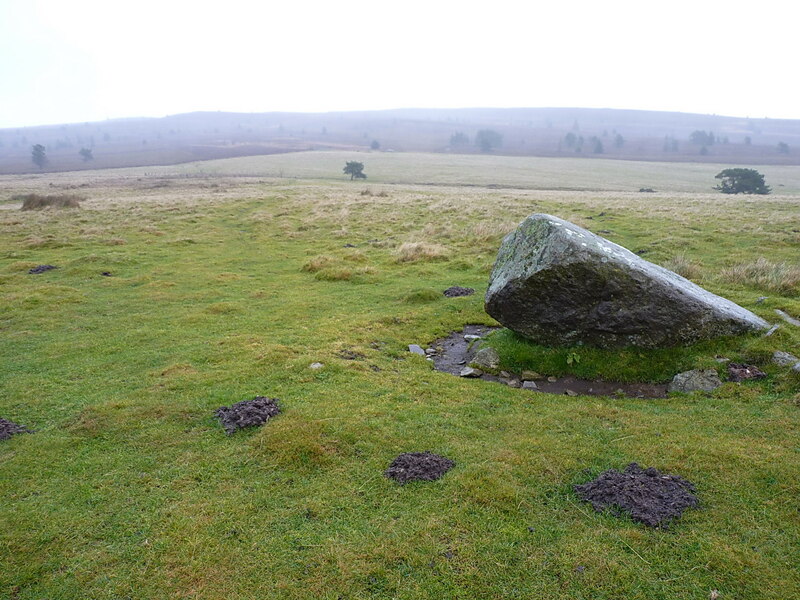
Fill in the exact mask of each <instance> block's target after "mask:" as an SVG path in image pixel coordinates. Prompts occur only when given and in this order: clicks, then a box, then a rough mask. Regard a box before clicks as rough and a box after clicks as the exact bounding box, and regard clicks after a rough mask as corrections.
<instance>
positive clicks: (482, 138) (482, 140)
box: [475, 129, 503, 152]
mask: <svg viewBox="0 0 800 600" xmlns="http://www.w3.org/2000/svg"><path fill="white" fill-rule="evenodd" d="M475 145H476V146H478V147H479V148H480V149H481V152H491V151H492V150H493V149H494V148H499V147H500V146H502V145H503V136H502V135H501V134H499V133H497V132H496V131H494V130H492V129H481V130H480V131H479V132H478V133H476V134H475Z"/></svg>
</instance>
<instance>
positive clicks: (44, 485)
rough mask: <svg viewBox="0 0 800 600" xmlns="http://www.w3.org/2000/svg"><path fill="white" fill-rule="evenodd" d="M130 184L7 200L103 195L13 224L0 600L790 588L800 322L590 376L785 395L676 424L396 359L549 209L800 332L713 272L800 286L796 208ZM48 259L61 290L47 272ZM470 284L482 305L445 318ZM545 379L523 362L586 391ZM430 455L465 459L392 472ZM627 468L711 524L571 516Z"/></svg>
mask: <svg viewBox="0 0 800 600" xmlns="http://www.w3.org/2000/svg"><path fill="white" fill-rule="evenodd" d="M267 158H270V157H267ZM304 160H309V161H310V160H311V158H310V157H304ZM420 160H422V159H420ZM341 162H343V161H341ZM460 166H461V167H463V165H461V163H456V164H454V165H453V166H452V169H453V170H454V171H453V172H454V173H457V172H458V168H459V167H460ZM262 167H263V165H262ZM367 167H369V163H368V164H367ZM187 168H188V167H187ZM196 168H197V169H198V170H203V169H206V170H207V169H209V166H208V165H199V166H197V167H196ZM486 168H487V169H488V171H484V172H483V174H480V173H474V172H473V170H474V166H473V167H471V170H470V171H469V173H468V174H467V175H465V177H467V178H475V179H481V178H482V177H486V178H488V177H490V173H489V171H493V172H494V173H495V174H496V172H497V166H496V165H495V164H494V163H488V164H487V166H486ZM564 168H565V169H566V167H564ZM671 168H673V169H678V168H681V167H680V166H675V165H672V166H671ZM170 169H175V167H170ZM129 171H130V170H126V172H125V173H123V172H98V173H95V174H91V173H90V174H83V175H70V176H66V175H59V176H54V177H53V178H49V177H38V178H2V179H0V188H1V189H3V190H4V193H5V192H8V195H9V196H10V194H11V193H12V192H16V191H19V192H22V191H25V192H30V191H48V190H51V189H53V188H55V189H56V190H59V189H62V188H63V189H65V190H66V189H68V186H76V185H82V184H84V183H85V184H87V185H86V187H84V188H80V189H79V190H78V191H79V192H81V193H84V194H85V195H86V196H88V198H89V200H87V201H86V202H85V203H84V205H83V207H82V208H81V209H78V210H72V211H66V210H64V211H43V212H25V213H23V212H20V211H17V210H13V209H10V210H2V211H0V364H2V372H0V417H3V418H7V419H10V420H13V421H15V422H18V423H21V424H24V425H27V426H28V427H30V428H31V429H34V430H36V433H35V434H34V435H19V436H15V437H13V438H11V439H10V440H8V441H6V442H1V443H0V497H2V499H3V501H2V502H1V503H0V597H7V598H15V599H25V600H30V599H41V598H59V599H88V598H92V599H94V598H98V599H100V598H137V599H138V598H142V599H144V598H209V599H212V598H213V599H216V598H226V599H250V598H253V599H255V598H259V599H261V598H276V599H278V598H281V599H284V598H326V599H327V598H330V599H336V598H354V599H355V598H404V599H411V598H415V599H416V598H490V597H491V598H500V597H502V598H526V599H527V598H634V599H635V598H641V599H648V600H652V599H674V598H707V597H709V594H710V592H711V590H719V591H720V593H721V594H722V595H721V596H720V597H721V598H737V599H742V598H776V599H777V598H790V597H794V596H800V575H798V571H797V568H796V567H797V564H798V559H799V558H800V557H799V556H798V549H797V541H798V539H800V519H798V513H797V497H798V492H799V491H800V490H798V480H800V446H798V442H797V440H798V433H800V425H799V424H800V419H799V418H798V410H800V409H798V403H800V397H799V396H798V386H800V381H798V378H797V377H793V376H791V375H789V374H788V373H787V372H786V371H782V370H780V369H778V368H777V367H775V366H773V365H771V364H769V361H768V358H769V354H770V353H771V351H773V350H776V349H782V350H787V351H790V352H794V353H795V354H800V333H798V332H797V331H794V330H793V329H791V328H789V327H788V326H784V327H782V328H781V329H780V330H779V331H778V333H776V334H775V335H774V336H772V337H771V338H768V339H766V340H745V341H742V342H741V343H729V344H728V343H725V344H721V345H720V346H719V347H715V348H708V349H706V350H705V351H704V352H705V353H701V352H695V351H687V352H685V353H682V354H681V353H678V354H679V355H669V356H664V357H661V358H660V359H659V361H660V362H659V364H655V362H656V361H655V359H654V358H653V356H652V355H647V354H643V355H642V356H641V357H639V358H640V360H639V361H637V360H636V356H635V355H634V356H626V357H620V356H616V357H615V356H612V355H604V356H594V355H591V354H584V356H583V360H582V361H581V363H580V365H581V368H586V369H589V368H591V369H594V372H595V373H598V374H600V375H602V374H608V373H611V372H613V371H614V369H622V367H620V364H622V363H623V362H624V363H625V365H626V366H625V368H626V369H628V368H629V367H630V365H631V364H633V365H634V367H630V368H635V369H638V371H637V372H638V373H639V374H640V375H642V376H654V377H656V376H659V375H657V373H660V369H663V368H666V367H665V366H664V365H667V366H669V365H674V364H678V363H681V364H684V363H686V364H689V365H690V366H694V365H697V366H708V365H710V364H712V363H713V356H708V353H710V352H713V351H717V350H718V351H724V352H725V353H726V356H728V357H730V358H732V359H735V360H744V359H747V360H751V361H754V362H758V363H759V364H760V365H761V366H762V368H764V369H765V370H766V371H767V373H768V374H769V377H768V379H767V380H765V381H764V382H760V383H755V384H743V385H737V384H730V383H729V384H726V385H725V386H723V387H722V388H721V389H720V390H718V391H717V392H715V393H714V394H712V395H697V396H676V397H671V398H669V399H667V400H663V401H661V400H659V401H645V400H634V399H616V398H587V397H578V398H570V397H567V396H564V397H560V396H559V397H556V396H546V395H541V394H533V393H529V392H525V391H522V390H516V389H511V388H506V387H502V386H498V385H494V384H490V383H486V382H476V381H465V380H460V379H458V378H454V377H452V376H449V375H445V374H440V373H436V372H433V371H432V370H431V369H430V364H429V363H428V362H427V361H425V360H424V359H422V358H420V357H416V356H412V355H410V354H409V353H408V352H407V351H406V346H407V344H409V343H420V344H425V343H427V342H429V341H431V340H433V339H435V338H436V337H439V336H441V335H443V334H445V333H446V332H449V331H451V330H453V329H459V328H460V327H461V326H462V325H463V324H465V323H491V320H490V319H489V318H488V317H487V316H486V315H485V314H484V312H483V309H482V292H483V291H484V290H485V287H486V283H487V278H488V270H489V268H490V266H491V263H492V261H493V258H494V253H495V251H496V249H497V247H498V244H499V240H500V238H501V237H502V235H503V234H504V233H505V232H506V231H508V230H509V229H511V228H512V227H513V226H514V225H515V224H516V223H517V222H519V221H520V220H521V219H522V218H524V217H525V216H526V215H527V214H529V213H530V212H534V211H543V212H551V213H553V214H557V215H559V216H561V217H564V218H567V219H571V220H574V221H575V222H577V223H578V224H580V225H582V226H584V227H588V228H590V229H591V230H592V231H595V232H598V231H601V230H602V231H605V232H607V233H603V234H602V235H605V236H606V237H608V238H609V239H612V240H613V241H615V242H618V243H620V244H623V245H625V246H627V247H629V248H631V249H632V250H644V251H645V252H646V253H645V254H644V256H645V257H646V258H648V259H650V260H653V261H654V262H659V263H661V264H664V263H667V262H668V261H670V260H674V259H675V258H676V256H679V257H682V259H683V260H684V262H686V261H688V262H689V263H690V264H691V265H692V267H693V270H692V273H693V279H694V280H696V281H697V282H698V283H700V284H701V285H704V286H706V287H708V288H709V289H711V290H712V291H714V292H716V293H720V294H723V295H725V296H727V297H729V298H731V299H733V300H735V301H737V302H739V303H741V304H742V305H744V306H745V307H747V308H749V309H751V310H754V311H755V312H757V313H758V314H760V315H762V316H764V317H765V318H767V319H768V320H770V321H776V317H775V316H774V313H773V311H774V309H775V308H779V309H782V310H785V311H786V312H787V313H789V314H791V315H794V316H798V315H800V299H799V298H798V293H797V292H798V291H800V290H798V291H793V288H791V287H790V288H789V289H788V290H783V291H781V292H776V291H773V290H770V289H765V288H764V287H763V285H766V284H760V285H761V287H759V285H756V284H753V283H752V282H751V281H748V280H743V279H735V278H734V279H732V278H727V279H726V278H725V277H723V276H722V275H721V273H722V272H723V269H724V268H726V267H731V266H734V265H737V264H740V263H749V262H753V261H755V260H756V259H757V258H759V257H764V258H765V259H767V260H768V261H770V262H771V263H773V264H777V263H787V264H794V265H796V264H797V255H798V252H797V250H798V247H800V210H798V209H799V208H800V204H798V202H800V201H799V200H797V199H796V197H794V196H792V195H785V196H772V197H768V198H763V199H757V200H755V199H741V198H728V197H722V196H719V195H713V194H702V193H699V192H697V193H689V192H681V191H680V190H673V191H665V192H663V193H659V194H655V195H652V194H648V195H641V194H636V193H628V192H625V191H614V190H608V191H605V192H591V193H590V192H578V191H574V192H569V191H560V192H555V191H536V190H533V189H531V190H492V189H486V188H480V187H458V186H457V185H455V184H456V183H457V182H456V181H454V180H450V181H447V183H448V186H442V187H436V188H435V189H432V188H431V187H430V186H413V185H388V184H381V185H377V184H374V183H370V185H369V186H367V185H366V184H363V183H357V184H350V182H337V181H314V180H309V181H287V180H285V179H283V180H281V179H272V178H269V177H266V176H265V175H264V174H263V173H262V174H257V173H254V174H253V176H252V177H241V178H231V177H228V176H226V175H224V174H220V175H217V176H212V177H197V178H190V179H180V178H165V176H164V175H163V174H155V175H148V176H145V175H144V173H143V172H141V171H140V172H139V173H138V174H135V173H134V174H131V173H130V172H129ZM148 172H149V169H148ZM367 172H368V173H369V168H367ZM134 175H136V176H134ZM452 177H453V178H455V179H457V175H453V176H452ZM165 181H166V183H165ZM51 183H52V184H53V186H51V185H50V184H51ZM467 183H470V181H467ZM642 185H644V183H643V184H642ZM563 187H567V186H563ZM367 189H369V190H370V193H372V194H377V193H378V192H380V191H385V193H386V195H385V196H377V195H369V194H362V192H364V191H366V190H367ZM73 191H74V190H73ZM410 243H416V244H417V245H416V246H413V247H411V246H406V250H405V251H404V254H402V255H401V254H400V248H401V247H403V244H410ZM346 244H352V245H354V246H355V247H352V248H350V247H345V245H346ZM409 248H412V250H409ZM401 258H404V259H406V260H401ZM37 264H53V265H57V266H59V269H56V270H53V271H49V272H46V273H42V274H40V275H28V274H27V269H29V268H31V267H32V266H35V265H37ZM103 271H108V272H111V274H112V276H110V277H105V276H102V275H101V273H102V272H103ZM450 285H463V286H470V287H474V288H476V289H477V290H478V293H477V294H476V295H475V296H471V297H466V298H455V299H446V298H444V297H442V296H440V295H439V293H440V292H441V291H442V290H443V289H445V288H446V287H448V286H450ZM432 292H433V293H432ZM759 296H768V298H767V300H765V301H763V302H762V303H760V304H757V303H756V299H757V298H758V297H759ZM434 298H435V299H434ZM343 350H347V351H351V352H354V353H357V354H360V355H362V357H361V358H358V357H357V359H356V360H348V359H345V358H343V357H342V354H341V353H342V351H343ZM522 354H523V356H529V358H528V360H543V358H542V357H541V356H540V355H537V354H536V353H535V352H534V353H533V354H532V355H526V354H524V353H522ZM531 356H532V357H533V358H531ZM623 359H624V360H623ZM546 360H547V361H551V362H549V363H543V364H540V365H535V364H532V365H530V366H531V368H537V367H538V368H539V369H544V370H548V369H549V370H551V371H554V370H557V369H558V368H566V363H565V362H564V361H561V357H560V356H558V355H556V356H550V355H548V356H547V358H546ZM315 361H319V362H322V363H324V367H323V368H322V369H320V370H317V371H315V370H311V369H309V365H310V364H311V363H312V362H315ZM670 361H672V362H670ZM562 362H563V363H564V364H561V363H562ZM650 363H653V364H650ZM713 364H717V363H713ZM637 365H638V366H637ZM255 395H266V396H270V397H277V398H280V399H281V404H282V407H283V413H282V414H281V415H279V416H277V417H275V418H274V419H273V420H272V421H270V422H269V423H268V425H267V426H266V427H264V428H262V429H258V430H252V431H245V432H240V433H237V434H235V435H233V436H230V437H226V436H225V435H224V433H223V431H222V429H221V427H220V426H219V425H218V423H216V421H215V420H214V418H213V416H212V415H213V411H214V409H216V408H217V407H219V406H221V405H230V404H232V403H234V402H237V401H239V400H243V399H247V398H251V397H253V396H255ZM424 450H431V451H433V452H437V453H440V454H443V455H445V456H448V457H450V458H452V459H453V460H455V462H456V466H455V468H454V469H453V470H451V471H450V472H449V473H447V475H445V477H444V478H442V479H441V480H439V481H437V482H433V483H412V484H408V485H406V486H399V485H397V484H395V483H393V482H391V481H389V480H387V479H385V478H384V477H383V476H382V472H383V470H384V469H385V468H386V466H387V465H388V464H389V463H390V462H391V460H392V459H393V458H394V457H395V456H396V455H397V454H398V453H400V452H406V451H424ZM631 461H637V462H639V463H640V464H642V465H643V466H655V467H657V468H658V469H660V470H662V471H665V472H668V473H676V474H680V475H681V476H683V477H685V478H687V479H689V480H690V481H692V482H694V483H695V484H696V486H697V489H698V495H699V497H700V500H701V508H700V509H698V510H690V511H688V512H687V513H685V515H684V516H683V518H682V519H681V520H680V521H678V522H677V523H675V524H674V526H673V527H672V529H671V530H668V531H658V530H649V529H646V528H644V527H643V526H641V525H637V524H634V523H632V522H630V521H628V520H625V519H619V518H615V517H613V516H610V515H604V514H596V513H594V512H593V511H592V510H591V508H590V507H589V506H588V505H585V504H582V503H579V502H578V501H577V500H576V498H575V496H574V494H573V493H572V491H571V486H572V485H573V484H575V483H583V482H585V481H587V480H588V479H591V478H592V477H593V476H595V475H597V474H598V473H600V472H601V471H603V470H606V469H608V468H618V469H619V468H623V467H624V466H625V465H626V464H627V463H628V462H631Z"/></svg>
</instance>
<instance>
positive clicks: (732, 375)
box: [728, 363, 767, 382]
mask: <svg viewBox="0 0 800 600" xmlns="http://www.w3.org/2000/svg"><path fill="white" fill-rule="evenodd" d="M766 376H767V374H766V373H764V371H762V370H761V369H759V368H758V367H756V366H753V365H740V364H739V363H728V379H730V380H731V381H735V382H739V381H747V380H748V379H764V377H766Z"/></svg>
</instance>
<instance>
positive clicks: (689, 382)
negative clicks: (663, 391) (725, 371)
mask: <svg viewBox="0 0 800 600" xmlns="http://www.w3.org/2000/svg"><path fill="white" fill-rule="evenodd" d="M721 385H722V381H721V380H720V378H719V375H718V374H717V372H716V371H715V370H714V369H694V370H692V371H684V372H683V373H678V374H677V375H675V377H673V378H672V381H671V382H670V384H669V386H667V391H668V392H685V393H690V392H711V391H713V390H715V389H717V388H718V387H719V386H721Z"/></svg>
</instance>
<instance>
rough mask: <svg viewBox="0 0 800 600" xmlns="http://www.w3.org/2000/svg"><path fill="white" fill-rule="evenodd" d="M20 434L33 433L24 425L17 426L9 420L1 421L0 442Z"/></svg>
mask: <svg viewBox="0 0 800 600" xmlns="http://www.w3.org/2000/svg"><path fill="white" fill-rule="evenodd" d="M19 433H33V432H32V431H31V430H30V429H28V428H27V427H25V426H24V425H17V424H16V423H14V422H13V421H9V420H7V419H0V441H3V440H7V439H8V438H10V437H11V436H12V435H17V434H19Z"/></svg>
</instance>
